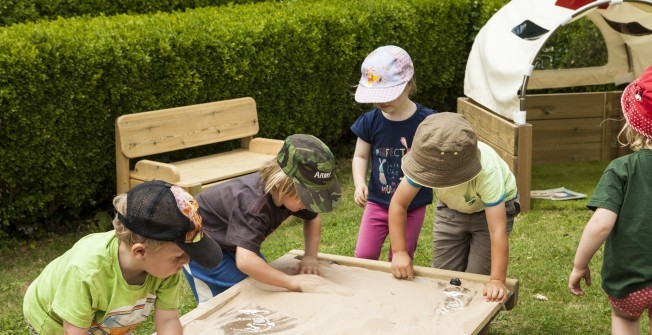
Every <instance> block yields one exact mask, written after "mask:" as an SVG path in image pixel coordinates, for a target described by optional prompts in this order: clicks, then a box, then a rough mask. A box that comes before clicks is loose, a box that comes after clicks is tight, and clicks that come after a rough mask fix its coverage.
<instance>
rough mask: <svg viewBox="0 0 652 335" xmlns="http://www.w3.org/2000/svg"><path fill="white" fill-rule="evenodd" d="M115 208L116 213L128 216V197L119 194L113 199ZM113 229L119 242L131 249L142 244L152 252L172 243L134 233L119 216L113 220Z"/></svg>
mask: <svg viewBox="0 0 652 335" xmlns="http://www.w3.org/2000/svg"><path fill="white" fill-rule="evenodd" d="M113 207H114V208H115V210H116V212H118V213H120V214H122V216H126V215H127V195H126V194H124V193H123V194H118V195H117V196H116V197H115V198H113ZM113 228H114V229H115V235H116V236H117V237H118V241H120V243H124V244H125V245H126V246H127V247H129V248H131V247H132V246H133V245H134V244H136V243H141V244H143V245H145V247H146V248H152V250H154V251H156V250H158V249H160V248H161V247H162V246H163V245H164V244H165V243H170V242H166V241H159V240H153V239H150V238H145V237H142V236H140V235H138V234H136V233H134V232H133V231H131V230H130V229H129V228H127V227H126V226H125V225H124V223H122V221H120V218H119V217H118V215H117V214H116V216H115V217H114V218H113Z"/></svg>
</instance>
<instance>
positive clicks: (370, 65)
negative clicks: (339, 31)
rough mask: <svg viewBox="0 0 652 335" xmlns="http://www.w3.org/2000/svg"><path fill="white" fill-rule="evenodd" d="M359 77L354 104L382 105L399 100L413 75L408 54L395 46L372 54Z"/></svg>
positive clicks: (363, 63)
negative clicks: (355, 102)
mask: <svg viewBox="0 0 652 335" xmlns="http://www.w3.org/2000/svg"><path fill="white" fill-rule="evenodd" d="M360 72H361V73H362V76H361V77H360V83H359V85H358V89H357V90H356V91H355V101H357V102H360V103H385V102H390V101H393V100H395V99H396V98H398V96H399V95H401V93H403V90H404V89H405V86H406V85H407V83H408V82H409V81H410V79H412V76H413V75H414V66H413V65H412V59H411V58H410V55H408V53H407V52H406V51H405V50H403V49H401V48H399V47H397V46H394V45H386V46H383V47H380V48H378V49H376V50H374V51H372V52H371V53H370V54H369V55H368V56H367V58H365V60H364V62H362V67H361V68H360Z"/></svg>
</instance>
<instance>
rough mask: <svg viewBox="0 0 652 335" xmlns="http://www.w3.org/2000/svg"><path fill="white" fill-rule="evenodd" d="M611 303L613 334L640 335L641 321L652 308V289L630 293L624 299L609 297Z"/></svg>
mask: <svg viewBox="0 0 652 335" xmlns="http://www.w3.org/2000/svg"><path fill="white" fill-rule="evenodd" d="M609 302H610V303H611V333H612V334H639V319H640V317H641V314H642V313H643V311H644V310H646V309H647V310H648V315H649V314H650V308H651V307H652V287H647V288H644V289H641V290H638V291H635V292H632V293H630V294H629V295H628V296H626V297H624V298H617V299H616V298H612V297H609Z"/></svg>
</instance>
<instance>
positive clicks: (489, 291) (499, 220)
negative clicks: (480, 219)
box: [483, 203, 509, 301]
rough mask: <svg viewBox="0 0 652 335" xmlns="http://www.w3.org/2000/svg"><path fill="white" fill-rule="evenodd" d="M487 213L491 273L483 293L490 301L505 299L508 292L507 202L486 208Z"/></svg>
mask: <svg viewBox="0 0 652 335" xmlns="http://www.w3.org/2000/svg"><path fill="white" fill-rule="evenodd" d="M485 215H486V216H487V225H488V227H489V236H490V239H491V273H490V274H489V282H488V283H487V285H486V286H485V289H484V292H483V293H484V295H485V296H486V297H487V300H488V301H504V300H505V299H506V298H507V293H508V290H507V286H505V281H506V280H507V263H508V262H509V240H508V238H507V214H506V211H505V203H501V204H498V205H496V206H491V207H487V208H485Z"/></svg>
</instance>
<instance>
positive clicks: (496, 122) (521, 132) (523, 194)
mask: <svg viewBox="0 0 652 335" xmlns="http://www.w3.org/2000/svg"><path fill="white" fill-rule="evenodd" d="M457 108H458V113H461V114H463V115H464V116H465V117H466V118H467V120H469V122H470V123H471V125H472V126H473V127H474V130H475V131H476V134H477V135H478V138H479V139H480V140H481V141H482V142H484V143H486V144H488V145H489V146H491V147H492V148H493V149H494V150H495V151H496V152H497V153H498V155H500V157H501V158H502V159H503V160H504V161H505V162H506V163H507V166H509V169H510V170H511V171H512V172H513V173H514V175H515V176H516V184H517V186H518V190H519V196H520V203H521V210H522V211H523V212H526V211H528V210H530V188H531V178H532V177H531V174H532V136H533V135H532V129H533V127H532V125H531V124H524V125H516V124H514V123H513V122H511V121H508V120H506V119H504V118H503V117H502V116H500V115H498V114H495V113H493V112H490V111H488V110H487V109H485V108H484V107H482V106H479V105H477V104H475V103H474V102H473V101H472V100H470V99H468V98H458V99H457Z"/></svg>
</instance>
